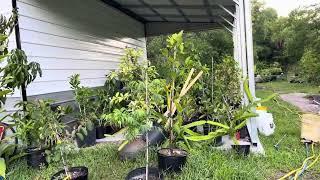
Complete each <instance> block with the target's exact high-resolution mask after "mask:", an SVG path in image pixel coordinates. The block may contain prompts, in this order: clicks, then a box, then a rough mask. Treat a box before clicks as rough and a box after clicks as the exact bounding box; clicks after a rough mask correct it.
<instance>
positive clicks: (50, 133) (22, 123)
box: [13, 100, 70, 168]
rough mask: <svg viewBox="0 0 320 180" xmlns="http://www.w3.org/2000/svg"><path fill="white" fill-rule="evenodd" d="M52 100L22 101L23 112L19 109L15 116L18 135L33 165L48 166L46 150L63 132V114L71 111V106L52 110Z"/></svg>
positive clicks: (28, 159) (37, 166)
mask: <svg viewBox="0 0 320 180" xmlns="http://www.w3.org/2000/svg"><path fill="white" fill-rule="evenodd" d="M50 103H51V101H49V100H38V101H35V102H21V103H18V104H17V106H18V107H23V108H24V110H23V112H22V111H21V110H20V111H17V112H15V113H14V115H13V117H14V120H15V125H16V136H17V137H18V138H19V139H20V140H21V141H22V143H23V145H24V146H25V147H26V153H27V163H28V165H29V166H31V167H35V168H39V167H41V166H46V165H47V164H48V163H47V161H46V154H45V150H46V149H50V148H51V147H52V146H54V145H55V143H56V138H55V134H56V133H63V131H64V130H63V129H64V124H63V122H62V120H61V118H62V116H63V115H64V114H65V113H67V112H69V111H70V109H69V108H59V111H56V112H54V111H52V109H51V107H50Z"/></svg>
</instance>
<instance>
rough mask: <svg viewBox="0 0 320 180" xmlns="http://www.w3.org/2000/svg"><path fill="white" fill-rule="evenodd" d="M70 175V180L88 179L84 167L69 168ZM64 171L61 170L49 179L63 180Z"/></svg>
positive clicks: (86, 170) (86, 169)
mask: <svg viewBox="0 0 320 180" xmlns="http://www.w3.org/2000/svg"><path fill="white" fill-rule="evenodd" d="M69 173H70V174H71V176H72V177H71V180H87V179H88V174H89V173H88V168H87V167H84V166H79V167H71V168H69ZM65 175H66V171H65V170H61V171H59V172H57V173H56V174H54V175H53V176H52V177H51V180H63V179H64V178H65Z"/></svg>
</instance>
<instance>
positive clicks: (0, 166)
mask: <svg viewBox="0 0 320 180" xmlns="http://www.w3.org/2000/svg"><path fill="white" fill-rule="evenodd" d="M6 169H7V166H6V162H5V160H4V159H3V158H0V176H2V177H3V178H5V177H6Z"/></svg>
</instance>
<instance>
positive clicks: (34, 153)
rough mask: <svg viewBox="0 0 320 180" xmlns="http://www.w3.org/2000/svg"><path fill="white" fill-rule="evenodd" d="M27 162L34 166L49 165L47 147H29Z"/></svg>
mask: <svg viewBox="0 0 320 180" xmlns="http://www.w3.org/2000/svg"><path fill="white" fill-rule="evenodd" d="M26 152H27V153H28V154H27V164H28V165H29V166H31V167H33V168H40V167H47V166H48V162H47V160H46V153H45V149H37V148H28V149H27V150H26Z"/></svg>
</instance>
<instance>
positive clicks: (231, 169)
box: [9, 82, 320, 180]
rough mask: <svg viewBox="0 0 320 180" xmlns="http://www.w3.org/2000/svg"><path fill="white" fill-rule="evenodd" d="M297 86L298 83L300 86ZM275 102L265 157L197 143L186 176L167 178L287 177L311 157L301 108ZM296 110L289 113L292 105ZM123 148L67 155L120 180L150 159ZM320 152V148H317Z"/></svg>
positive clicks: (28, 174) (29, 175) (97, 175)
mask: <svg viewBox="0 0 320 180" xmlns="http://www.w3.org/2000/svg"><path fill="white" fill-rule="evenodd" d="M266 85H268V86H269V87H274V88H275V89H277V90H278V89H279V90H282V89H281V88H283V89H284V90H283V91H286V92H292V89H290V88H289V87H287V84H285V83H283V84H281V83H280V82H277V83H276V84H272V85H271V84H270V83H266ZM295 86H297V85H295ZM294 90H297V91H304V90H306V92H310V93H314V92H316V88H315V87H309V88H308V87H303V86H300V85H299V87H297V88H296V87H294ZM271 93H272V91H270V90H258V91H257V96H258V97H266V96H268V95H270V94H271ZM279 104H280V105H281V106H278V104H277V103H276V102H269V103H267V104H265V105H267V106H268V107H269V110H270V112H272V113H273V115H274V118H275V123H276V132H275V133H274V134H273V135H272V136H269V137H263V136H260V137H261V141H262V144H263V146H264V148H265V151H266V154H265V156H257V155H249V156H248V157H239V156H237V155H235V154H234V153H233V152H222V151H218V150H214V149H213V148H211V147H210V146H206V145H203V146H201V147H196V148H195V149H193V150H192V151H191V152H190V156H189V157H188V162H187V165H186V166H185V168H184V169H183V171H182V173H181V174H176V175H166V179H174V180H198V179H200V180H202V179H203V180H205V179H219V180H220V179H250V180H253V179H276V178H279V177H280V176H281V175H284V174H285V173H287V172H289V171H290V170H293V169H296V168H298V167H300V166H301V164H302V162H303V160H304V159H305V158H306V151H305V148H304V145H303V144H302V143H301V142H300V127H299V125H300V123H299V115H298V114H296V113H294V112H295V110H296V109H295V108H294V107H293V106H291V105H289V104H287V103H285V102H282V101H279ZM284 107H286V108H289V109H290V110H291V111H288V110H287V109H286V108H284ZM285 134H287V138H285V140H284V141H283V142H282V143H281V144H280V149H279V151H277V150H275V148H274V147H273V145H274V144H276V142H277V141H279V139H281V137H282V136H283V135H285ZM116 149H117V147H116V146H115V145H108V144H104V145H97V146H95V147H91V148H86V149H81V150H80V151H79V152H76V153H74V154H72V155H69V156H68V157H67V161H68V163H69V164H70V166H77V165H84V166H87V167H89V175H90V179H91V180H101V179H106V180H120V179H124V178H125V176H126V174H127V173H128V172H129V171H130V170H132V169H134V168H137V167H141V166H143V165H144V159H143V158H142V157H143V156H141V158H139V159H138V160H136V161H125V162H122V161H120V160H118V158H117V150H116ZM316 149H317V153H318V154H319V153H320V151H319V150H318V149H319V147H316ZM151 159H152V160H151V164H153V165H154V166H156V155H155V152H154V151H153V153H152V157H151ZM60 169H62V163H54V164H51V165H49V167H48V168H47V169H43V170H34V169H30V168H28V167H27V166H26V163H25V161H24V160H20V161H18V162H15V163H14V164H13V165H12V166H11V167H10V170H11V175H10V176H9V179H10V180H11V179H12V180H28V179H49V177H50V176H51V175H52V174H54V173H55V172H57V171H58V170H60ZM304 177H305V178H307V179H320V161H319V162H318V163H317V165H316V166H314V167H313V168H312V169H311V170H310V171H308V172H306V175H305V176H304Z"/></svg>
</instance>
